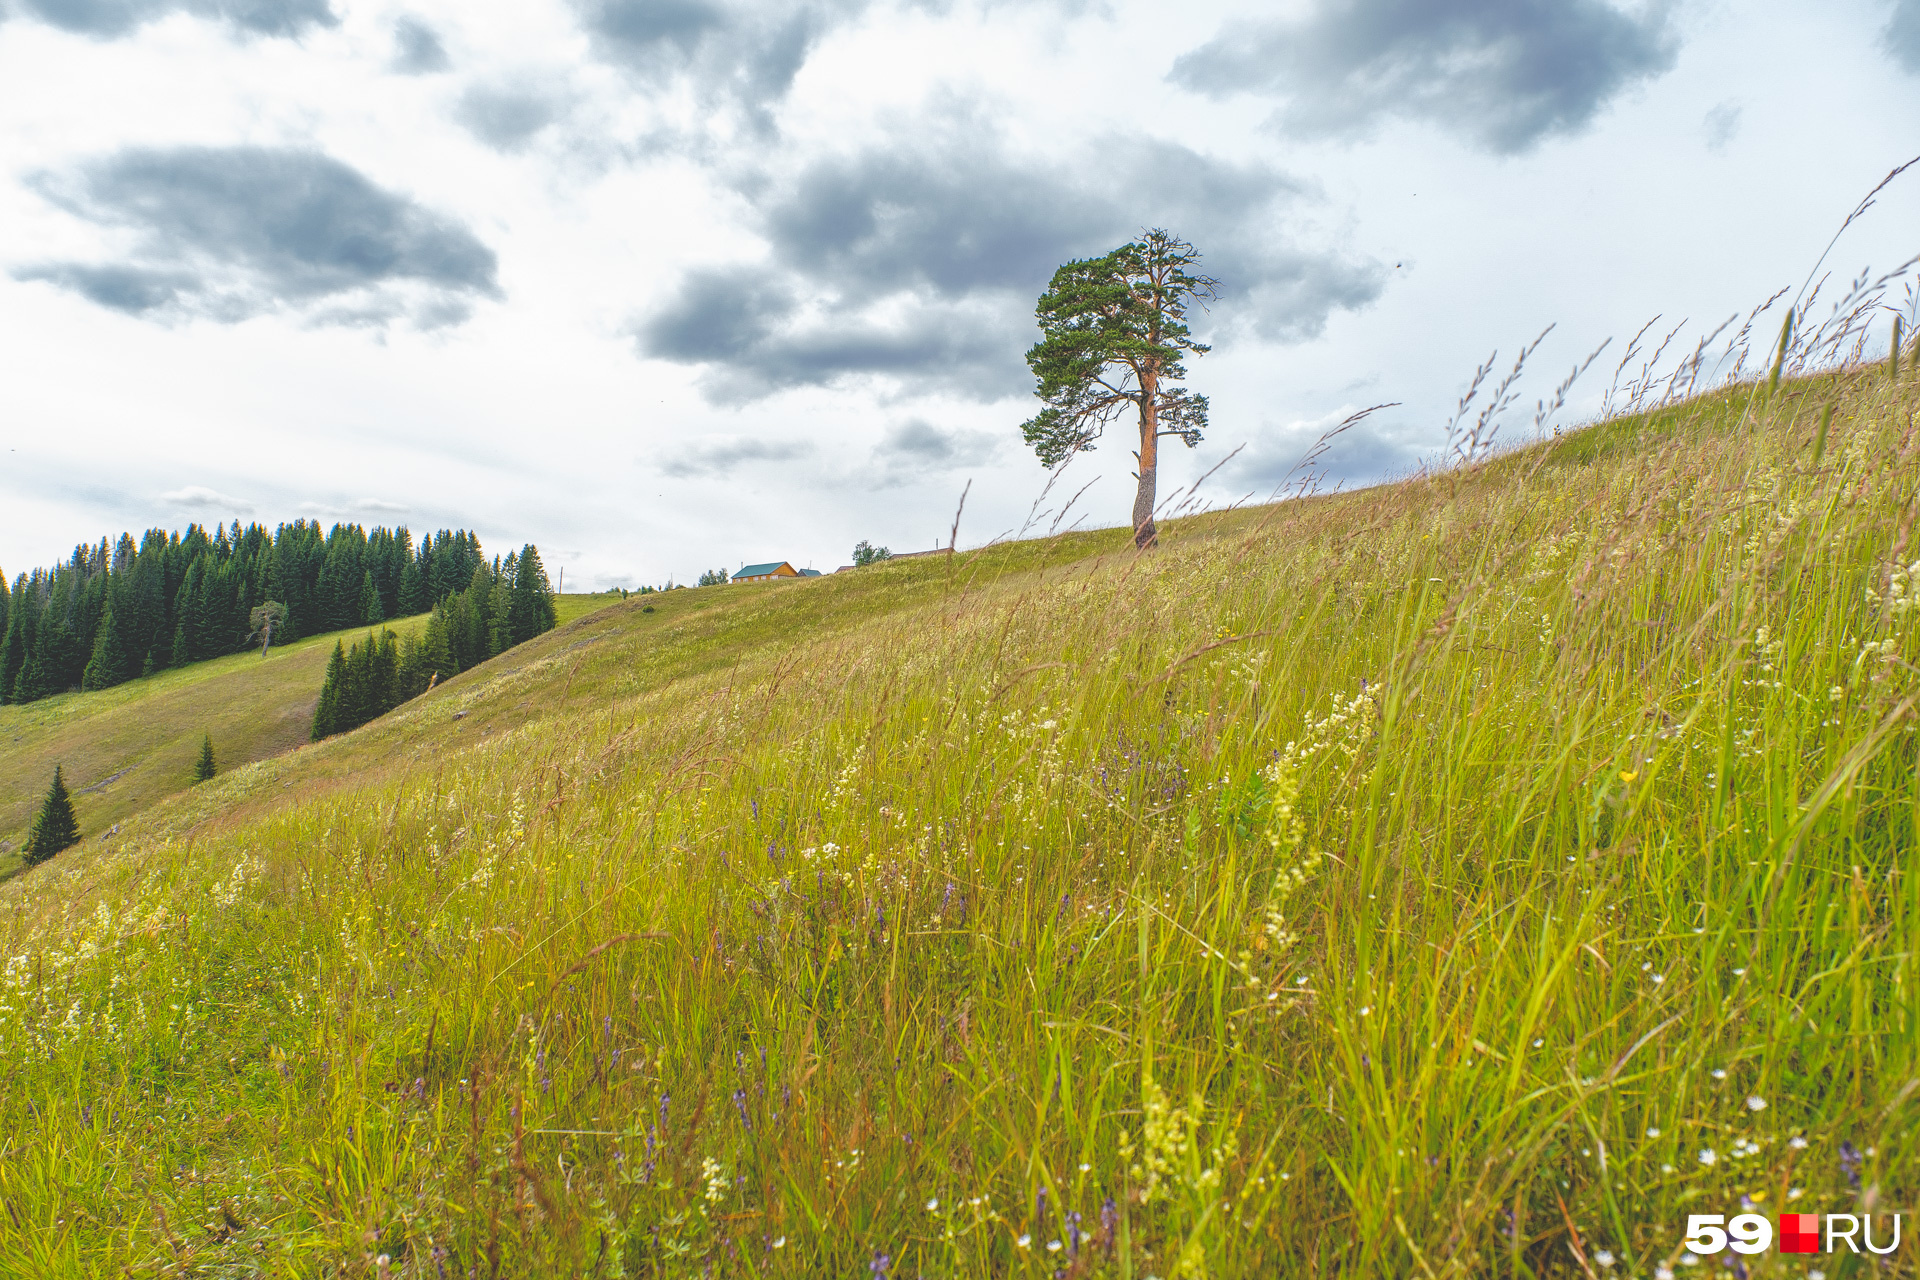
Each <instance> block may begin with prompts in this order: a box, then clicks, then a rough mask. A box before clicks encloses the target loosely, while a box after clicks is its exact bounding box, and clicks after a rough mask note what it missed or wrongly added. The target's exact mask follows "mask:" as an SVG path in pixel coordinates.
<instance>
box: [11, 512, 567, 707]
mask: <svg viewBox="0 0 1920 1280" xmlns="http://www.w3.org/2000/svg"><path fill="white" fill-rule="evenodd" d="M512 558H513V557H509V559H512ZM477 572H478V573H486V574H488V575H489V579H488V580H489V590H491V582H492V575H493V574H494V572H495V571H494V570H492V569H491V568H490V567H489V566H488V565H487V564H486V562H485V560H484V559H483V558H482V556H481V553H480V539H479V538H478V537H477V536H476V535H474V534H472V533H469V532H467V531H466V530H464V529H462V530H458V531H453V530H445V529H443V530H441V531H440V532H438V533H435V534H429V535H428V536H426V537H424V538H422V539H421V541H420V545H419V546H418V547H417V548H416V547H415V546H414V545H413V536H412V534H410V533H409V532H408V531H407V530H406V529H404V528H401V529H386V528H376V529H374V530H373V531H372V532H371V533H369V532H367V531H366V530H364V529H362V528H361V527H360V526H359V525H353V524H336V525H334V526H333V528H332V529H330V530H328V531H327V532H326V533H325V534H324V535H323V534H322V533H321V530H320V526H319V524H318V523H316V522H311V521H306V520H296V521H294V522H293V523H291V524H282V525H280V526H279V528H277V529H275V530H274V531H272V532H271V533H269V532H268V531H267V529H266V527H265V526H263V525H260V524H253V525H249V526H247V527H246V528H244V529H243V528H241V526H240V522H239V521H237V520H236V521H234V522H233V524H232V525H231V526H230V527H226V528H222V527H221V526H219V525H214V526H213V527H212V528H211V530H209V529H207V528H205V527H202V526H200V525H197V524H195V525H188V526H187V531H186V532H185V533H184V534H180V533H168V532H167V531H165V530H161V529H150V530H148V531H147V533H146V534H145V535H144V536H143V537H142V538H141V540H140V542H139V545H138V546H136V545H135V544H134V540H133V537H132V535H131V534H122V535H121V536H120V540H119V542H118V543H114V544H109V543H108V541H107V540H106V539H105V538H102V539H101V540H100V542H99V543H98V544H97V545H93V546H85V545H83V546H78V547H75V548H74V550H73V556H72V557H71V558H70V559H69V560H68V561H67V562H66V563H64V564H60V565H56V566H54V567H53V568H51V569H35V570H34V571H33V572H32V573H30V574H27V573H23V574H20V575H19V576H18V577H16V578H15V579H14V580H13V584H12V586H11V587H9V586H8V585H7V583H6V581H5V579H4V577H0V703H7V702H15V703H19V702H32V701H35V700H36V699H39V698H44V697H48V696H50V695H52V694H56V693H65V692H67V691H69V690H72V689H105V688H110V687H111V686H113V685H116V684H119V683H121V682H122V681H125V680H130V679H132V678H134V677H135V676H140V675H145V674H149V673H151V672H154V671H159V670H163V669H165V668H168V667H178V666H183V665H185V664H187V663H190V662H198V661H200V660H202V659H205V658H217V657H221V656H223V655H226V654H230V653H238V652H240V651H241V650H243V649H245V648H247V647H248V646H249V644H253V643H258V642H259V637H258V636H257V635H256V634H255V632H254V629H253V625H252V623H251V622H250V619H251V617H252V615H253V611H254V609H255V608H257V607H258V606H260V605H263V604H266V603H268V602H269V601H272V602H276V603H278V604H280V605H281V606H282V607H283V608H284V610H285V618H284V620H283V621H281V622H279V623H276V624H275V626H274V628H273V636H272V639H273V640H274V641H275V642H280V641H284V640H292V639H295V638H297V637H299V636H303V635H314V634H317V633H319V632H323V631H337V630H340V629H343V628H346V627H357V626H377V625H378V624H380V623H381V622H384V621H385V620H386V619H388V618H394V617H403V616H406V615H409V614H417V613H424V612H426V611H427V610H428V609H431V608H433V607H434V606H435V605H437V604H439V603H440V602H442V601H446V600H448V599H449V598H450V597H453V596H459V595H464V594H467V593H469V592H470V590H471V587H472V584H473V583H475V582H476V581H477V577H476V573H477ZM542 578H543V580H544V575H542Z"/></svg>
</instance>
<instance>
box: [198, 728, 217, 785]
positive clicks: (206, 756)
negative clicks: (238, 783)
mask: <svg viewBox="0 0 1920 1280" xmlns="http://www.w3.org/2000/svg"><path fill="white" fill-rule="evenodd" d="M218 772H219V770H218V769H217V768H215V767H214V763H213V735H212V734H208V735H207V736H206V737H204V738H202V739H200V759H199V761H198V762H196V763H195V764H194V766H193V780H194V781H195V782H205V781H206V780H207V779H208V778H211V777H212V776H213V775H214V774H216V773H218Z"/></svg>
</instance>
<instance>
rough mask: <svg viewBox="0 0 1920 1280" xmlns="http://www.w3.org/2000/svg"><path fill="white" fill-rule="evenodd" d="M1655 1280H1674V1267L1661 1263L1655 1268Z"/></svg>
mask: <svg viewBox="0 0 1920 1280" xmlns="http://www.w3.org/2000/svg"><path fill="white" fill-rule="evenodd" d="M1653 1280H1673V1268H1672V1267H1670V1266H1668V1265H1667V1264H1666V1263H1664V1262H1663V1263H1661V1264H1660V1265H1659V1266H1657V1267H1655V1268H1654V1269H1653Z"/></svg>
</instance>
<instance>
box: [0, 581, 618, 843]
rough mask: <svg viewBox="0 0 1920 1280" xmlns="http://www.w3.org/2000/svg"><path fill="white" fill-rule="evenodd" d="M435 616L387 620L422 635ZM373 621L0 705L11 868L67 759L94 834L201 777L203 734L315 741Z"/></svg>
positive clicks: (591, 600) (2, 830)
mask: <svg viewBox="0 0 1920 1280" xmlns="http://www.w3.org/2000/svg"><path fill="white" fill-rule="evenodd" d="M619 599H620V593H619V592H617V591H609V592H600V593H598V594H584V593H583V594H577V595H564V596H560V597H557V599H556V605H557V609H556V612H557V613H558V614H559V617H560V622H561V624H562V625H565V624H566V623H569V622H572V621H573V620H575V619H576V618H581V617H584V616H585V615H587V614H589V613H592V612H594V611H595V610H597V609H603V608H605V607H606V606H607V605H609V604H612V603H615V602H617V601H618V600H619ZM425 622H426V615H424V614H422V615H420V616H419V617H415V618H402V619H396V620H394V621H391V622H389V623H387V624H386V625H387V626H388V627H390V628H392V629H393V630H394V631H396V632H398V633H399V634H401V635H411V634H415V633H417V632H418V631H419V629H420V628H421V627H422V626H423V625H424V624H425ZM364 631H365V628H361V627H356V628H353V629H352V630H348V631H340V632H332V633H329V634H327V635H319V636H309V637H308V638H306V639H304V640H296V641H295V642H294V643H292V644H289V645H277V646H275V647H274V648H273V649H271V650H269V651H268V653H267V656H266V657H265V658H264V659H263V658H261V657H260V655H259V654H258V653H244V654H235V655H232V656H230V657H226V658H216V659H213V660H212V661H210V662H196V663H194V664H193V665H191V666H187V667H182V668H181V669H179V670H177V671H162V672H160V673H159V674H157V675H153V676H149V677H148V678H146V679H144V680H129V681H128V682H127V683H125V684H122V685H116V686H114V687H113V688H111V689H104V690H101V691H100V692H98V693H68V694H62V695H60V696H58V697H54V698H44V699H42V700H41V701H39V702H33V703H28V704H27V705H25V706H19V707H13V706H0V841H4V842H5V843H6V845H7V846H8V847H6V848H3V849H0V876H5V875H7V874H8V873H10V872H12V871H13V870H15V869H16V868H17V867H18V865H19V860H18V854H17V852H16V851H17V850H18V849H19V847H20V844H21V842H22V840H23V839H24V837H25V834H26V829H27V824H28V823H30V822H31V821H32V820H33V814H34V812H35V810H36V809H37V808H38V807H39V804H40V800H41V797H43V796H44V795H45V794H46V790H47V783H48V782H49V781H50V780H51V779H52V777H53V767H54V765H56V764H60V765H64V766H65V768H66V778H67V785H68V786H69V787H70V788H72V790H73V791H74V793H75V794H74V812H75V813H76V814H77V815H78V816H79V819H80V829H81V830H82V831H84V832H86V833H87V834H88V835H90V836H95V835H99V834H101V833H103V832H105V831H107V830H109V829H110V828H111V827H112V826H113V825H114V824H115V823H117V822H121V821H123V820H125V819H126V818H127V817H129V816H130V815H132V814H135V813H138V812H139V811H140V810H142V809H144V808H146V807H148V806H149V805H151V804H153V803H154V802H155V801H157V800H159V799H161V798H162V797H165V796H168V795H171V794H173V793H174V792H176V791H180V790H183V789H185V788H187V787H189V786H191V785H193V765H194V761H196V760H197V759H199V756H200V739H201V736H202V735H204V734H212V735H213V749H214V754H215V756H216V757H217V759H218V761H219V765H220V768H221V770H222V771H223V772H224V771H226V770H228V769H232V768H235V767H238V766H239V765H243V764H250V763H252V762H253V761H256V760H264V759H266V758H268V757H270V756H275V755H279V754H280V753H282V752H285V751H291V750H293V749H295V748H296V747H300V746H304V745H305V744H306V742H307V733H308V730H309V729H310V728H311V726H312V723H313V707H314V703H315V702H316V701H318V699H319V697H320V682H321V680H322V678H323V677H324V676H325V674H326V669H327V658H328V656H329V655H330V654H331V653H332V652H333V646H334V642H335V641H336V640H341V639H344V640H346V641H347V642H348V643H349V644H351V643H352V642H353V641H354V640H355V639H357V638H358V637H359V636H360V635H361V634H363V633H364Z"/></svg>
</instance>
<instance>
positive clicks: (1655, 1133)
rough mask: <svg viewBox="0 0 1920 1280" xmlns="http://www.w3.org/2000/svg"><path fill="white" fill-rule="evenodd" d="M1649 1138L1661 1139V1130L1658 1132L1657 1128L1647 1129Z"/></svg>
mask: <svg viewBox="0 0 1920 1280" xmlns="http://www.w3.org/2000/svg"><path fill="white" fill-rule="evenodd" d="M1647 1136H1648V1137H1649V1138H1657V1137H1659V1136H1660V1130H1658V1129H1656V1128H1651V1127H1649V1128H1648V1129H1647Z"/></svg>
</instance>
